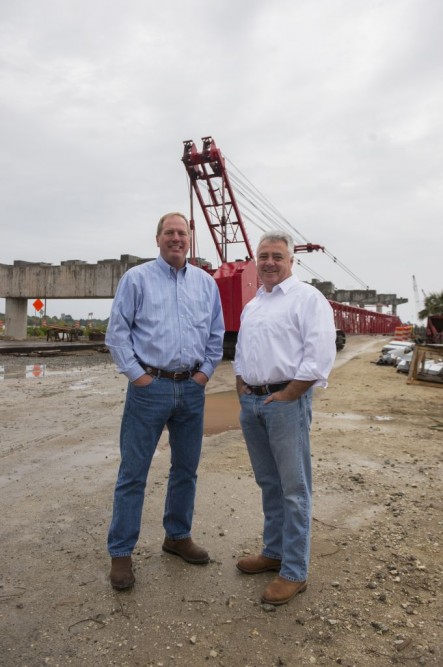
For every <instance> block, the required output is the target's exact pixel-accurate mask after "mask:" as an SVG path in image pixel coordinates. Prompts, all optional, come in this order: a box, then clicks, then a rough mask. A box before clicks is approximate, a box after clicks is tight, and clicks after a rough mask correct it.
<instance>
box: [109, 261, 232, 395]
mask: <svg viewBox="0 0 443 667" xmlns="http://www.w3.org/2000/svg"><path fill="white" fill-rule="evenodd" d="M223 335H224V323H223V312H222V307H221V302H220V294H219V291H218V287H217V284H216V282H215V280H214V279H213V278H212V276H210V275H209V274H208V273H206V272H205V271H203V269H200V268H198V267H196V266H193V265H192V264H189V263H186V265H185V266H184V267H183V268H182V269H180V270H179V271H176V270H175V269H174V268H173V267H172V266H170V265H169V264H168V263H167V262H165V260H164V259H163V258H162V257H161V256H159V257H158V258H157V259H156V260H153V261H151V262H146V263H144V264H140V265H139V266H135V267H133V268H132V269H129V271H127V272H126V273H125V274H124V275H123V276H122V278H121V280H120V282H119V285H118V287H117V291H116V294H115V298H114V302H113V304H112V310H111V316H110V319H109V324H108V329H107V332H106V339H105V342H106V345H107V347H108V348H109V350H110V352H111V355H112V358H113V360H114V362H115V363H116V365H117V367H118V369H119V371H120V373H124V374H125V375H126V376H127V378H128V379H129V380H130V381H131V382H133V381H134V380H136V379H137V378H139V377H141V376H142V375H143V374H144V373H145V371H144V369H143V368H142V367H141V366H140V363H139V361H141V362H142V363H143V364H146V365H147V366H153V367H155V368H161V369H162V370H167V371H178V372H179V371H185V370H189V369H192V368H194V367H195V366H196V365H197V364H200V368H199V370H200V371H202V372H203V373H204V374H205V375H207V376H208V377H211V375H212V374H213V372H214V370H215V368H216V366H217V364H218V363H219V362H220V360H221V358H222V356H223Z"/></svg>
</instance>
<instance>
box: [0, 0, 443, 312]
mask: <svg viewBox="0 0 443 667" xmlns="http://www.w3.org/2000/svg"><path fill="white" fill-rule="evenodd" d="M442 25H443V3H442V2H441V0H372V1H371V0H273V1H272V2H271V0H241V1H239V0H235V2H234V0H224V1H223V2H210V1H209V0H186V1H184V0H163V1H162V2H159V1H158V0H156V1H155V2H154V1H153V0H121V1H117V0H94V1H93V2H91V0H88V1H86V0H52V1H50V0H14V2H3V3H1V4H0V102H1V105H0V137H1V152H0V172H1V173H0V201H1V209H0V211H1V212H0V215H1V222H0V225H1V227H0V229H1V232H0V233H1V236H0V263H3V264H12V263H13V262H14V260H18V259H20V260H27V261H33V262H39V261H41V262H50V263H53V264H59V263H60V261H63V260H68V259H81V260H85V261H88V262H90V263H96V262H97V261H98V260H101V259H110V258H119V257H120V255H122V254H134V255H138V256H141V257H152V256H156V255H157V248H156V244H155V227H156V223H157V220H158V218H159V217H160V215H161V214H163V213H164V212H166V211H170V210H182V211H183V212H185V213H188V212H189V196H188V184H187V178H186V172H185V169H184V166H183V164H182V162H181V157H182V153H183V143H182V142H183V140H187V139H193V140H194V141H195V142H196V144H197V146H198V147H199V148H200V147H201V137H204V136H206V135H211V136H213V137H214V139H215V140H216V142H217V145H218V146H219V147H220V148H221V150H222V152H223V153H224V155H225V156H226V157H227V158H228V159H229V160H230V161H231V162H232V163H233V164H234V165H235V166H236V167H237V168H238V169H239V170H241V172H242V173H243V174H244V175H245V176H246V177H247V178H248V179H249V180H250V181H252V183H253V184H254V185H255V186H256V187H257V188H258V189H259V190H260V192H262V193H263V195H264V196H265V197H266V198H267V199H268V200H269V201H270V202H272V204H273V205H274V206H275V207H276V208H277V209H278V210H279V211H280V212H281V214H282V215H283V216H284V217H285V218H286V219H288V220H289V221H290V222H291V223H292V224H293V225H294V226H295V228H296V229H297V230H299V231H300V232H301V233H302V234H303V235H304V236H305V237H306V238H308V239H309V240H310V241H311V242H314V243H320V244H322V245H324V246H325V247H326V248H327V250H329V251H330V252H331V253H333V254H334V255H335V256H336V257H337V258H338V259H339V260H340V261H341V262H342V263H343V264H344V265H346V266H347V267H349V268H350V269H351V270H352V271H353V272H354V273H355V274H356V275H357V276H358V277H359V278H361V280H363V281H364V282H365V283H366V284H367V285H368V286H369V287H370V288H371V289H376V290H377V291H378V292H382V293H396V294H397V295H398V296H401V297H405V298H408V299H409V304H407V305H404V306H400V307H399V311H398V312H399V315H400V316H401V317H402V319H403V320H404V321H407V320H411V319H414V313H415V305H416V304H415V297H414V291H413V283H412V275H413V274H415V276H416V280H417V284H418V287H419V295H420V299H422V298H423V291H424V292H432V291H440V290H442V289H443V278H442V251H443V224H442V204H443V184H442V176H443V161H442V155H443V85H442V82H443V71H442V70H443V40H442V37H441V34H442V32H441V28H442ZM196 220H197V232H198V239H199V238H200V234H201V238H200V240H199V250H200V255H202V256H205V257H206V258H208V259H210V260H212V261H213V262H215V260H216V257H215V251H214V248H213V247H212V244H211V243H210V242H209V240H208V238H207V236H205V232H206V229H205V223H204V222H203V218H202V217H201V216H200V217H199V216H196ZM248 232H249V236H250V237H251V241H252V242H253V244H255V243H256V241H257V239H258V237H259V234H260V232H259V231H258V230H256V229H254V228H253V227H251V228H248ZM230 259H233V258H230ZM302 261H304V262H305V263H306V264H307V265H308V266H311V267H312V269H313V270H315V271H317V272H318V273H319V274H320V275H322V276H323V277H325V278H326V279H329V280H331V281H332V282H334V284H335V285H336V287H337V288H355V289H358V288H359V287H360V285H359V284H358V283H355V282H353V280H352V279H351V278H350V276H349V275H348V274H347V273H345V272H343V271H341V270H340V269H338V267H337V266H336V265H335V264H334V263H333V262H332V261H331V260H330V259H328V258H327V257H325V256H324V255H320V254H316V255H315V256H314V255H310V256H309V257H306V256H303V257H302ZM297 272H298V274H299V276H300V277H301V278H302V279H303V280H310V279H311V277H312V276H311V275H309V274H308V273H307V272H305V271H304V270H303V269H301V270H297ZM110 305H111V302H110V301H107V300H105V301H100V302H95V303H93V302H81V301H71V302H55V301H53V302H51V301H49V302H48V314H49V315H60V314H61V312H68V313H71V314H72V315H73V317H75V318H77V317H86V316H87V314H88V312H94V315H95V316H96V317H100V318H104V317H107V315H108V314H109V309H110ZM419 305H420V307H421V306H422V303H420V304H419ZM0 311H4V299H0ZM29 312H30V313H32V312H33V309H32V308H31V307H30V309H29Z"/></svg>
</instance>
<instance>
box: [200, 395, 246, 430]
mask: <svg viewBox="0 0 443 667" xmlns="http://www.w3.org/2000/svg"><path fill="white" fill-rule="evenodd" d="M239 416H240V404H239V402H238V397H237V392H236V391H235V390H231V391H222V392H220V393H217V394H208V395H207V396H206V403H205V425H204V431H203V432H204V434H205V435H217V434H218V433H224V432H225V431H230V430H232V429H237V428H240V421H239Z"/></svg>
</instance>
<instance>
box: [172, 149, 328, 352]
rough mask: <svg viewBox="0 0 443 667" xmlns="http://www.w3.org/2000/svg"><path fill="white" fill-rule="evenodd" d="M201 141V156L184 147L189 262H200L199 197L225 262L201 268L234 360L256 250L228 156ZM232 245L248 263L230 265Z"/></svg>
mask: <svg viewBox="0 0 443 667" xmlns="http://www.w3.org/2000/svg"><path fill="white" fill-rule="evenodd" d="M202 141H203V148H202V150H201V151H198V150H197V147H196V145H195V143H194V142H193V141H192V140H188V141H184V142H183V143H184V152H183V157H182V161H183V163H184V165H185V168H186V171H187V173H188V176H189V179H190V183H191V190H190V200H191V202H190V209H191V213H190V225H191V231H192V238H191V262H194V263H197V258H196V252H195V221H194V204H193V201H194V200H193V195H194V194H195V196H196V197H197V200H198V202H199V204H200V208H201V210H202V212H203V215H204V218H205V220H206V224H207V226H208V229H209V231H210V234H211V236H212V239H213V241H214V245H215V248H216V250H217V254H218V257H219V260H220V262H221V265H220V267H219V268H218V269H209V268H208V267H203V268H205V269H206V270H207V271H209V272H210V273H211V274H212V275H213V276H214V279H215V280H216V282H217V284H218V287H219V290H220V296H221V301H222V305H223V315H224V319H225V327H226V334H225V355H226V356H228V357H232V355H233V353H234V349H235V343H236V340H237V333H238V329H239V327H240V314H241V312H242V310H243V308H244V306H245V305H246V304H247V303H248V301H250V300H251V299H252V298H253V297H254V296H255V294H256V292H257V288H258V287H259V284H260V283H259V278H258V275H257V269H256V264H255V260H254V251H253V249H252V246H251V243H250V241H249V238H248V235H247V233H246V228H245V225H244V223H243V220H242V216H241V212H240V209H239V207H238V204H237V200H236V197H235V194H234V191H233V188H232V185H231V182H230V179H229V175H228V172H227V170H226V166H225V160H224V157H223V155H222V153H221V151H220V149H219V148H218V147H217V146H216V144H215V141H214V139H212V137H203V139H202ZM204 190H206V192H204ZM204 194H205V195H206V196H204ZM231 244H242V246H243V251H244V248H246V253H247V254H246V256H245V257H244V259H236V260H235V261H231V262H229V261H228V246H229V245H231ZM314 250H323V248H322V246H320V245H316V244H313V243H308V244H306V245H297V246H294V252H313V251H314Z"/></svg>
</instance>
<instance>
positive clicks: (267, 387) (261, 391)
mask: <svg viewBox="0 0 443 667" xmlns="http://www.w3.org/2000/svg"><path fill="white" fill-rule="evenodd" d="M288 384H289V380H288V382H279V383H278V384H262V385H259V386H257V385H256V386H254V385H250V384H248V387H249V389H250V390H251V391H252V393H253V394H256V396H265V395H266V394H273V393H274V392H275V391H280V390H281V389H284V388H285V387H287V386H288Z"/></svg>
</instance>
